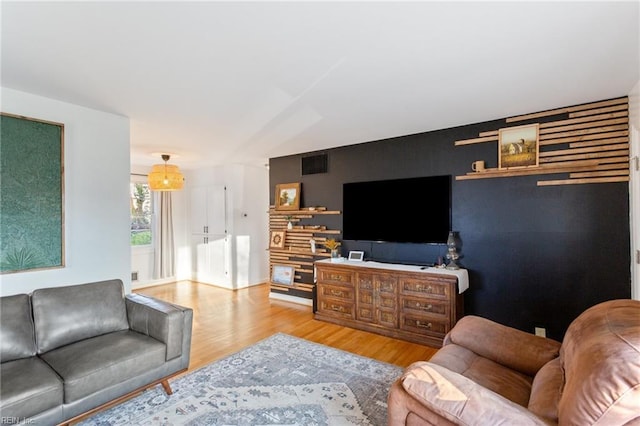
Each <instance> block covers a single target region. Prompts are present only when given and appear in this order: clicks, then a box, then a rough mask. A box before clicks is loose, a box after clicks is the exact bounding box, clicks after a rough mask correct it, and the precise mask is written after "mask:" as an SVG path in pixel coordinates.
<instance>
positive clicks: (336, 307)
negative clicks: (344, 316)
mask: <svg viewBox="0 0 640 426" xmlns="http://www.w3.org/2000/svg"><path fill="white" fill-rule="evenodd" d="M331 310H332V311H336V312H344V306H340V305H331Z"/></svg>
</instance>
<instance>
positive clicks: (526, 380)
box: [429, 344, 533, 407]
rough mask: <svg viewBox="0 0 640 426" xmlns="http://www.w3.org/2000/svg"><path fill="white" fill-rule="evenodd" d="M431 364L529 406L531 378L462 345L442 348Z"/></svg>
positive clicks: (449, 345)
mask: <svg viewBox="0 0 640 426" xmlns="http://www.w3.org/2000/svg"><path fill="white" fill-rule="evenodd" d="M429 362H431V363H432V364H438V365H441V366H443V367H446V368H448V369H449V370H451V371H455V372H456V373H458V374H461V375H463V376H465V377H467V378H469V379H471V380H473V381H474V382H476V383H478V384H479V385H480V386H483V387H485V388H487V389H490V390H491V391H493V392H495V393H497V394H499V395H502V396H503V397H505V398H507V399H508V400H510V401H513V402H515V403H516V404H519V405H522V406H523V407H526V406H527V404H528V403H529V394H530V393H531V382H532V381H533V378H532V377H529V376H527V375H525V374H522V373H519V372H517V371H515V370H512V369H510V368H507V367H505V366H503V365H500V364H498V363H496V362H494V361H491V360H490V359H487V358H484V357H481V356H479V355H478V354H476V353H474V352H472V351H470V350H469V349H466V348H463V347H462V346H458V345H456V344H448V345H446V346H443V347H442V348H441V349H440V350H439V351H438V352H436V354H435V355H434V356H433V357H431V359H430V360H429Z"/></svg>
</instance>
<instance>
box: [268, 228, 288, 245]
mask: <svg viewBox="0 0 640 426" xmlns="http://www.w3.org/2000/svg"><path fill="white" fill-rule="evenodd" d="M284 237H285V231H271V236H270V237H269V248H273V249H282V248H284Z"/></svg>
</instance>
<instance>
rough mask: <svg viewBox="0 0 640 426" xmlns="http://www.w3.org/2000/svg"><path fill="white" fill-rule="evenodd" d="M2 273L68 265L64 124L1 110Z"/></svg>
mask: <svg viewBox="0 0 640 426" xmlns="http://www.w3.org/2000/svg"><path fill="white" fill-rule="evenodd" d="M0 182H2V185H0V199H2V203H1V204H0V273H1V274H8V273H17V272H26V271H33V270H39V269H52V268H62V267H64V124H61V123H53V122H50V121H44V120H38V119H35V118H28V117H22V116H19V115H13V114H6V113H1V114H0Z"/></svg>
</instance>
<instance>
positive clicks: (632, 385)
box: [388, 300, 640, 426]
mask: <svg viewBox="0 0 640 426" xmlns="http://www.w3.org/2000/svg"><path fill="white" fill-rule="evenodd" d="M388 404H389V409H388V423H389V425H393V426H395V425H405V424H406V425H459V424H464V425H497V424H505V425H515V424H517V425H556V424H559V425H595V424H598V425H635V424H638V425H640V301H633V300H614V301H608V302H604V303H601V304H599V305H596V306H594V307H592V308H590V309H587V310H586V311H585V312H583V313H582V314H581V315H580V316H579V317H578V318H577V319H576V320H574V321H573V322H572V324H571V325H570V326H569V328H568V330H567V332H566V334H565V337H564V339H563V342H562V344H560V343H559V342H556V341H554V340H551V339H546V338H542V337H537V336H534V335H532V334H529V333H525V332H523V331H520V330H516V329H513V328H510V327H506V326H504V325H501V324H498V323H495V322H493V321H490V320H487V319H484V318H480V317H476V316H466V317H464V318H462V319H461V320H460V321H459V322H458V323H457V324H456V326H455V327H454V328H453V329H452V330H451V332H450V333H449V334H448V335H447V337H446V338H445V341H444V345H443V347H442V348H441V349H440V350H439V351H438V352H437V353H436V354H435V355H434V356H433V357H432V358H431V359H430V360H429V362H417V363H414V364H412V365H411V366H409V367H408V368H407V369H406V370H405V373H404V374H403V375H402V377H401V378H400V379H398V380H397V381H396V382H395V383H394V384H393V386H392V388H391V391H390V393H389V399H388Z"/></svg>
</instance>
